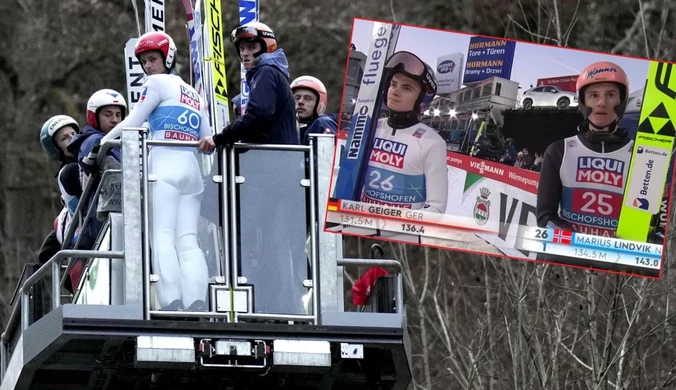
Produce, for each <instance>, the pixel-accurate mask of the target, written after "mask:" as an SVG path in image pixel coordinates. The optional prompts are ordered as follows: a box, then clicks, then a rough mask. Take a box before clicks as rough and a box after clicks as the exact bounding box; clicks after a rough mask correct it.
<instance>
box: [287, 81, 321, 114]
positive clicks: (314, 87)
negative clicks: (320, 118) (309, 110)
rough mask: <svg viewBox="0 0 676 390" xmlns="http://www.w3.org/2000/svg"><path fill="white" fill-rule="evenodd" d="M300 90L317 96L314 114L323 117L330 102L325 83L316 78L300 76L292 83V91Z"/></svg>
mask: <svg viewBox="0 0 676 390" xmlns="http://www.w3.org/2000/svg"><path fill="white" fill-rule="evenodd" d="M299 88H304V89H309V90H310V91H312V92H314V93H315V95H317V104H316V105H315V108H314V114H316V115H323V114H324V112H326V104H327V102H328V94H327V93H326V87H325V86H324V83H322V82H321V80H319V79H318V78H316V77H312V76H300V77H298V78H297V79H295V80H293V82H292V83H291V91H295V90H296V89H299Z"/></svg>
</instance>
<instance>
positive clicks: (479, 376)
mask: <svg viewBox="0 0 676 390" xmlns="http://www.w3.org/2000/svg"><path fill="white" fill-rule="evenodd" d="M139 3H140V4H142V3H143V2H142V1H140V2H139ZM167 3H168V4H167V9H168V21H167V31H168V32H169V33H170V34H171V35H172V36H174V37H175V39H176V41H177V44H178V45H179V64H180V65H181V67H180V69H179V71H180V73H181V74H182V75H184V76H187V73H188V66H187V64H188V59H187V35H186V32H185V29H184V26H183V25H184V15H183V11H182V7H181V4H180V2H179V1H173V0H168V1H167ZM261 3H262V4H261V21H263V22H265V23H267V24H268V25H270V26H271V27H272V28H273V29H274V30H275V32H276V34H277V36H278V39H279V42H280V45H281V47H283V48H284V49H285V51H286V53H287V56H288V58H289V61H290V65H291V72H292V77H296V76H299V75H301V74H306V73H307V74H313V75H317V76H319V77H320V78H322V79H323V81H324V82H325V84H326V85H327V88H328V89H329V94H330V97H329V99H330V106H329V111H333V112H336V111H337V110H338V109H339V107H338V105H339V102H340V96H341V88H342V86H341V84H342V82H343V75H344V67H345V61H346V56H347V52H348V45H349V42H350V29H351V21H352V18H353V17H355V16H361V17H366V18H373V19H383V20H390V21H397V22H402V23H408V24H416V25H422V26H429V27H434V28H441V29H449V30H457V31H465V32H470V31H471V32H474V33H480V34H485V35H493V36H505V37H509V38H516V39H522V40H526V41H535V42H543V43H549V44H553V45H559V46H570V47H577V48H582V49H590V50H599V51H605V52H612V53H617V54H625V55H633V56H639V57H646V58H651V59H662V60H669V61H673V60H674V57H675V55H676V40H675V39H674V36H675V35H676V32H675V30H674V27H673V26H674V25H675V24H676V18H675V14H674V12H675V11H676V3H674V2H673V1H671V0H612V1H611V0H604V1H601V0H579V1H575V0H456V1H448V0H426V1H411V0H382V1H365V0H334V1H331V2H324V1H308V0H285V1H281V0H261ZM222 4H223V5H222V8H223V16H224V21H223V22H224V25H225V31H226V34H227V32H228V31H229V30H230V29H231V28H233V27H234V26H236V25H237V23H238V19H237V12H238V8H237V5H236V3H235V1H231V2H227V1H224V2H223V3H222ZM135 33H136V25H135V20H134V14H133V9H132V6H131V2H130V1H126V0H59V1H45V0H2V1H1V2H0V37H2V38H1V39H0V88H1V90H2V93H1V94H0V107H2V110H0V156H1V157H0V158H1V163H0V264H1V266H0V324H2V328H4V324H5V323H6V321H7V315H8V307H7V303H8V300H9V295H10V294H11V292H12V290H13V289H14V286H15V283H16V278H17V277H18V274H19V272H20V270H21V268H22V266H23V264H24V263H27V262H35V261H36V253H37V250H38V248H39V245H40V243H41V241H42V239H43V238H44V236H45V235H46V234H47V233H48V232H49V230H50V226H51V223H52V221H53V219H54V217H55V216H56V214H57V212H58V211H59V209H60V207H61V206H60V204H59V201H58V195H57V194H58V189H57V187H56V182H55V180H54V174H55V173H56V172H55V169H56V166H54V165H53V163H51V162H49V161H48V160H47V157H46V155H45V154H44V153H43V152H42V150H41V148H40V145H39V141H38V133H39V129H40V126H41V125H42V123H43V122H44V121H45V120H46V119H47V118H48V117H50V116H52V115H55V114H58V113H68V114H70V115H72V116H74V117H75V118H77V119H78V120H80V121H81V123H82V122H83V121H84V112H85V105H86V101H87V98H88V97H89V96H90V95H91V94H92V93H93V92H94V91H96V90H97V89H100V88H114V89H117V90H120V91H123V90H124V88H125V86H124V85H125V84H124V80H125V79H124V77H125V76H124V68H123V66H124V58H123V48H124V44H125V42H126V41H127V40H128V39H129V38H130V37H132V36H133V35H135ZM226 58H227V65H228V74H229V76H230V79H229V91H230V95H231V96H234V95H235V94H236V93H237V92H238V91H237V89H238V88H239V87H238V80H239V63H238V62H237V57H236V55H235V52H234V48H232V47H231V46H230V45H229V47H228V52H227V57H226ZM671 219H672V221H673V219H674V218H671ZM672 244H673V240H672V239H671V238H670V239H669V244H668V250H667V253H668V255H667V261H666V264H665V266H664V268H663V273H662V279H661V280H659V281H654V280H646V279H641V278H630V277H624V276H616V275H607V274H599V273H594V272H587V271H581V270H573V269H568V268H562V267H553V266H543V265H537V266H536V265H534V264H531V263H525V262H519V261H513V260H506V259H500V258H493V257H487V256H478V255H467V254H459V253H448V252H443V251H438V250H434V249H424V248H407V247H404V246H399V245H390V244H386V245H384V246H385V248H386V249H387V251H388V254H389V255H390V256H396V258H398V259H399V260H401V261H403V263H404V264H405V268H406V271H407V272H406V286H407V299H408V302H407V307H408V317H409V331H410V333H411V337H412V340H413V346H414V383H413V384H412V385H411V388H414V389H491V390H497V389H538V390H539V389H598V390H601V389H604V390H605V389H616V390H619V389H632V390H633V389H674V388H676V336H675V334H676V318H674V315H675V313H676V304H674V299H675V298H676V295H672V294H671V291H670V290H671V288H672V285H673V284H674V275H672V272H673V270H672V268H673V264H674V261H673V260H672V257H673V256H672V252H673V249H671V246H672ZM345 245H346V250H347V251H348V252H349V254H350V255H353V256H357V255H359V254H360V252H363V253H362V255H364V254H366V253H367V249H368V245H370V242H366V240H360V239H348V240H346V241H345ZM361 271H363V270H361ZM351 276H352V277H353V278H356V277H357V272H352V273H351Z"/></svg>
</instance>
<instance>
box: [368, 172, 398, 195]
mask: <svg viewBox="0 0 676 390" xmlns="http://www.w3.org/2000/svg"><path fill="white" fill-rule="evenodd" d="M369 179H370V180H369V187H371V188H373V189H378V190H383V191H388V192H389V191H392V189H393V188H394V185H393V184H392V180H394V175H390V176H388V177H387V178H385V179H383V180H381V179H382V175H381V174H380V172H378V171H371V173H370V174H369Z"/></svg>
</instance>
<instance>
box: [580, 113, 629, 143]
mask: <svg viewBox="0 0 676 390" xmlns="http://www.w3.org/2000/svg"><path fill="white" fill-rule="evenodd" d="M618 121H619V118H618V119H616V120H614V121H613V122H612V123H611V124H609V125H608V126H606V127H605V129H607V130H591V129H590V128H589V125H591V126H594V128H596V129H604V128H603V127H601V126H597V125H595V124H594V123H593V122H592V121H591V120H589V119H587V120H586V121H585V123H584V124H583V125H582V126H583V127H584V129H583V130H585V131H583V133H584V135H585V137H586V138H587V139H588V140H589V141H592V142H611V143H612V142H623V141H624V140H625V139H626V137H627V131H626V130H625V129H621V128H619V127H617V122H618Z"/></svg>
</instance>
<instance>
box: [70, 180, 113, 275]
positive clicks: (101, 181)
mask: <svg viewBox="0 0 676 390" xmlns="http://www.w3.org/2000/svg"><path fill="white" fill-rule="evenodd" d="M121 172H122V170H121V169H108V170H106V171H104V172H103V174H102V175H101V180H99V185H98V186H97V187H96V191H95V192H94V195H93V196H94V197H97V196H98V194H99V193H100V192H101V188H103V184H104V183H105V180H104V179H105V178H106V175H112V174H113V173H121ZM90 182H94V180H90V181H89V182H87V185H88V186H89V183H90ZM83 199H86V198H84V197H83ZM83 199H81V200H80V202H79V203H78V208H79V207H80V203H86V202H82V200H83ZM94 206H95V203H94V202H91V203H90V204H89V209H88V210H87V215H86V216H85V218H84V222H83V223H82V229H81V231H83V230H84V228H85V227H86V226H87V222H88V221H89V218H90V217H91V215H92V213H93V212H94V208H95V207H94ZM73 225H74V224H73V223H71V226H70V227H69V228H68V230H69V231H70V229H71V228H72V226H73ZM81 239H82V234H80V237H78V240H77V242H76V243H75V245H74V248H75V249H77V246H78V244H79V243H80V240H81ZM63 242H64V243H66V242H67V241H66V240H64V241H63ZM63 245H64V244H62V246H61V248H63ZM72 268H73V262H71V261H69V262H68V266H66V270H65V271H64V272H63V277H62V278H61V286H63V285H64V284H65V283H66V278H67V276H68V273H69V272H70V270H71V269H72Z"/></svg>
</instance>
